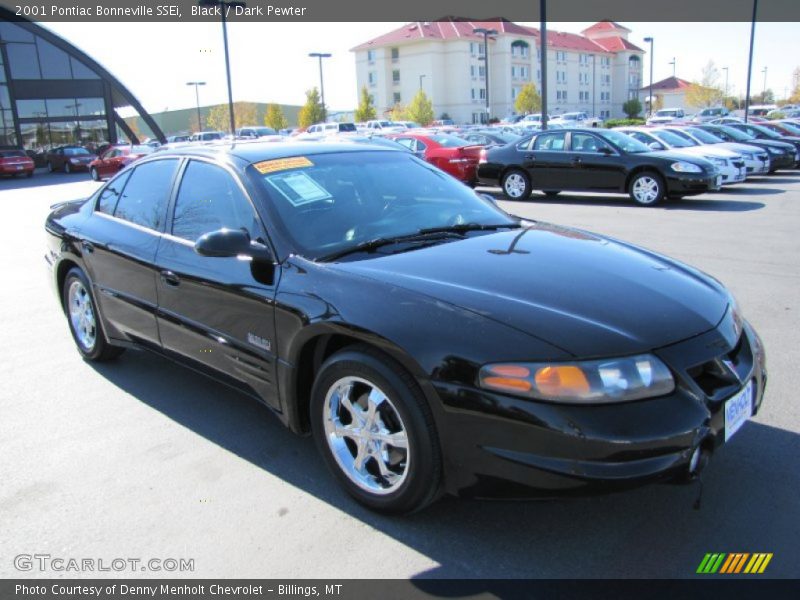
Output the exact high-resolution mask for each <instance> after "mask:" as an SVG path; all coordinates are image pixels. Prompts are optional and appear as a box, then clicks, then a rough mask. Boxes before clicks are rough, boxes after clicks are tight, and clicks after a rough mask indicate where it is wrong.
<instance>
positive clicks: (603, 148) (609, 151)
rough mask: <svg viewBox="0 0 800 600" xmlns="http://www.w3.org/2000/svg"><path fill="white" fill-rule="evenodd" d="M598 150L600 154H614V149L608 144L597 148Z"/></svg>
mask: <svg viewBox="0 0 800 600" xmlns="http://www.w3.org/2000/svg"><path fill="white" fill-rule="evenodd" d="M597 151H598V152H599V153H600V154H603V155H605V156H611V155H612V154H614V151H613V150H612V149H611V148H609V147H608V146H600V147H599V148H598V149H597Z"/></svg>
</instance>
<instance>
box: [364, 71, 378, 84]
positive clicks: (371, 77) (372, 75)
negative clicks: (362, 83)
mask: <svg viewBox="0 0 800 600" xmlns="http://www.w3.org/2000/svg"><path fill="white" fill-rule="evenodd" d="M367 81H369V85H370V87H375V86H376V85H378V74H377V73H376V72H375V71H370V72H369V74H368V75H367Z"/></svg>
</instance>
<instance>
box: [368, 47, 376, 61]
mask: <svg viewBox="0 0 800 600" xmlns="http://www.w3.org/2000/svg"><path fill="white" fill-rule="evenodd" d="M367 61H369V62H370V63H374V62H375V50H367Z"/></svg>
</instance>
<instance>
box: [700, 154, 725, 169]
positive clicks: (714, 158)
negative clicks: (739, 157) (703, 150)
mask: <svg viewBox="0 0 800 600" xmlns="http://www.w3.org/2000/svg"><path fill="white" fill-rule="evenodd" d="M703 158H705V159H706V160H710V161H711V162H712V163H714V164H715V165H717V166H718V167H724V166H725V165H727V164H728V161H727V160H725V159H724V158H719V157H718V156H704V157H703Z"/></svg>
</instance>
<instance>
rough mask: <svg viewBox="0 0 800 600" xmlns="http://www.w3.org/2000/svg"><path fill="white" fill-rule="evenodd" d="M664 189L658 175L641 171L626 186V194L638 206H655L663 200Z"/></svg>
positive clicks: (662, 181)
mask: <svg viewBox="0 0 800 600" xmlns="http://www.w3.org/2000/svg"><path fill="white" fill-rule="evenodd" d="M665 187H666V186H665V185H664V180H663V179H662V178H661V176H660V175H659V174H658V173H655V172H653V171H643V172H641V173H637V174H636V175H634V176H633V178H632V179H631V181H630V183H629V184H628V193H629V194H630V197H631V200H633V201H634V202H635V203H636V204H638V205H639V206H655V205H656V204H658V203H659V202H661V201H662V200H663V199H664V197H665V195H666V189H665Z"/></svg>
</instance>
